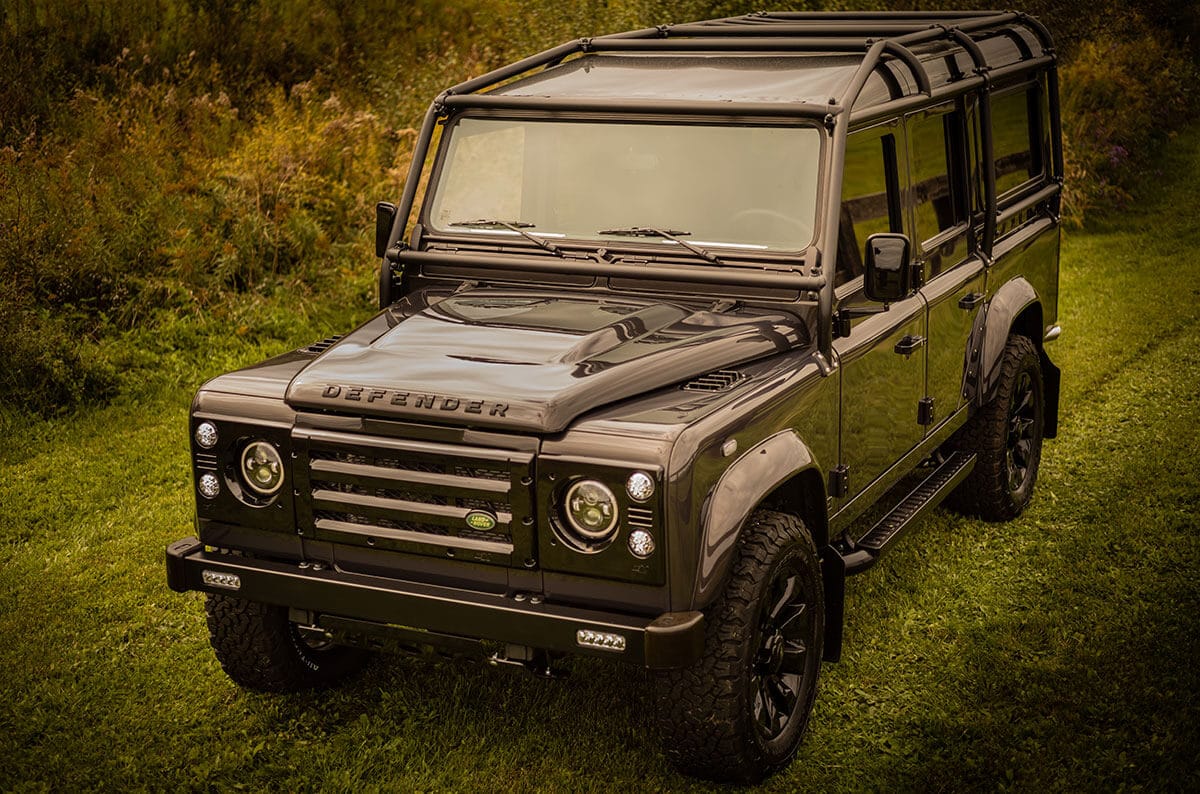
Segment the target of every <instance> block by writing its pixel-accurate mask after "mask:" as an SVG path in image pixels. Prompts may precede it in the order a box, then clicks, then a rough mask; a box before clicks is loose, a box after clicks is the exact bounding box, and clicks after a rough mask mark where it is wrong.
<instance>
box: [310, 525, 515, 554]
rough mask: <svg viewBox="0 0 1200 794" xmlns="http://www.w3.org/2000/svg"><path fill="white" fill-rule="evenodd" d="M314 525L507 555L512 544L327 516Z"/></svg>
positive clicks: (358, 533) (369, 535)
mask: <svg viewBox="0 0 1200 794" xmlns="http://www.w3.org/2000/svg"><path fill="white" fill-rule="evenodd" d="M316 526H317V529H324V530H332V531H335V532H347V533H350V534H355V535H362V536H363V537H367V538H372V539H375V538H386V539H388V540H397V541H402V542H409V543H423V544H428V543H430V542H435V543H436V545H438V546H443V547H446V548H452V549H467V550H469V551H483V552H488V553H491V554H506V555H507V554H512V551H513V546H512V544H511V543H508V542H505V541H503V540H499V539H497V540H483V539H480V538H479V537H477V536H474V535H472V536H467V535H456V536H449V535H433V536H432V537H431V536H430V534H429V533H427V532H419V531H413V530H409V529H394V528H392V527H384V526H380V525H378V524H360V523H358V522H349V521H336V520H334V519H329V518H318V519H317V522H316Z"/></svg>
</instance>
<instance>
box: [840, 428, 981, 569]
mask: <svg viewBox="0 0 1200 794" xmlns="http://www.w3.org/2000/svg"><path fill="white" fill-rule="evenodd" d="M973 468H975V456H974V455H973V454H967V453H964V452H955V453H953V454H951V455H950V457H948V458H946V460H945V461H943V462H942V464H941V465H940V466H938V467H937V468H936V469H934V470H933V472H932V473H931V474H930V475H929V476H928V477H926V478H925V479H924V480H922V481H921V484H920V485H918V486H917V487H916V488H914V489H913V490H912V492H911V493H909V495H908V496H906V497H904V499H903V500H902V501H901V502H900V504H898V505H896V506H895V507H894V508H893V509H892V511H891V512H890V513H888V514H887V515H886V516H884V517H883V518H881V519H880V520H879V522H878V523H877V524H875V526H873V527H872V528H871V530H870V531H869V532H867V534H865V535H863V536H862V537H861V538H859V539H858V542H857V543H855V544H854V548H853V550H851V551H849V552H845V553H843V554H842V558H843V560H844V561H845V565H846V573H847V574H855V573H862V572H863V571H865V570H867V569H868V568H870V567H871V566H872V565H874V564H875V562H876V561H877V560H878V559H879V556H880V555H881V554H883V552H884V550H885V549H887V547H888V546H890V545H891V544H892V543H894V542H895V541H896V538H898V537H900V535H901V534H902V533H903V532H904V531H905V530H906V529H908V528H909V527H911V526H912V525H913V524H915V523H917V522H918V521H920V520H921V519H922V518H923V517H924V516H925V514H926V513H928V512H929V511H930V510H932V509H933V508H934V507H937V506H938V505H939V504H940V503H941V501H942V500H943V499H945V498H946V496H947V495H948V494H949V493H950V492H951V491H953V490H954V489H955V488H956V487H957V486H958V484H959V483H961V482H962V481H963V480H965V479H966V478H967V475H968V474H970V473H971V469H973Z"/></svg>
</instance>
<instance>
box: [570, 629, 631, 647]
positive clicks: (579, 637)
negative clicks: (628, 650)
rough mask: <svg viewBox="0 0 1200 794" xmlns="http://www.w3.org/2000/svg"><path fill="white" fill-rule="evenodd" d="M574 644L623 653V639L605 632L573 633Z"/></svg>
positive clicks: (585, 631)
mask: <svg viewBox="0 0 1200 794" xmlns="http://www.w3.org/2000/svg"><path fill="white" fill-rule="evenodd" d="M575 642H577V643H579V644H580V645H582V646H583V647H585V648H599V649H600V650H602V651H615V652H616V653H624V651H625V637H624V636H622V635H620V634H610V633H609V632H607V631H591V630H589V629H580V630H579V631H577V632H575Z"/></svg>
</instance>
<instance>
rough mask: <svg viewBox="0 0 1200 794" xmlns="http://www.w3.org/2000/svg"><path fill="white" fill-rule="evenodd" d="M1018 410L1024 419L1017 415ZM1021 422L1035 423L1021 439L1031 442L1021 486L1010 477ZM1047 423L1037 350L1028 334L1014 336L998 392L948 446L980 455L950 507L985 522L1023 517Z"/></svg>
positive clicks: (950, 499)
mask: <svg viewBox="0 0 1200 794" xmlns="http://www.w3.org/2000/svg"><path fill="white" fill-rule="evenodd" d="M1026 393H1027V394H1029V396H1030V398H1031V400H1032V402H1031V404H1030V405H1029V407H1028V410H1026V409H1022V408H1021V406H1020V405H1018V404H1017V402H1018V401H1021V400H1023V395H1024V394H1026ZM1019 409H1020V410H1022V411H1023V412H1024V414H1025V415H1026V416H1025V418H1022V417H1020V416H1018V415H1017V414H1016V412H1017V411H1018V410H1019ZM1018 420H1019V421H1020V422H1022V423H1025V422H1029V421H1031V422H1032V424H1031V425H1024V424H1023V426H1022V432H1023V433H1025V432H1027V434H1028V435H1027V438H1024V439H1022V442H1021V443H1023V442H1024V441H1028V444H1029V446H1028V449H1027V451H1026V452H1025V453H1024V456H1023V457H1024V465H1023V471H1024V473H1023V474H1022V476H1021V477H1020V484H1019V485H1017V486H1016V487H1013V484H1012V479H1011V477H1010V475H1011V473H1012V470H1013V467H1014V465H1020V464H1015V463H1014V458H1013V457H1011V456H1012V455H1013V448H1012V447H1013V433H1014V431H1015V427H1016V426H1015V425H1014V422H1015V421H1018ZM1044 423H1045V388H1044V386H1043V383H1042V367H1041V360H1040V358H1039V357H1038V351H1037V348H1036V347H1034V345H1033V342H1032V341H1031V340H1030V339H1029V337H1027V336H1021V335H1018V334H1013V335H1012V336H1010V337H1009V338H1008V344H1007V345H1005V348H1004V354H1003V357H1002V359H1001V362H1000V376H999V380H998V382H997V384H996V393H995V395H994V396H993V397H992V399H991V401H990V402H988V404H987V405H985V406H984V407H983V408H981V409H979V411H978V412H976V414H975V415H974V416H973V417H971V419H970V420H968V422H967V424H965V425H964V426H963V427H962V428H961V429H959V431H958V432H957V433H956V434H955V435H954V436H953V437H952V438H951V439H950V441H949V444H948V446H949V447H950V449H952V450H954V451H960V452H973V453H975V456H976V457H975V468H974V469H972V471H971V473H970V475H968V476H967V479H965V480H963V482H962V484H961V485H959V486H958V488H956V489H955V491H954V492H953V493H952V494H950V496H949V497H948V498H947V500H946V505H947V506H948V507H951V508H953V509H954V510H957V511H958V512H960V513H964V514H966V515H970V516H978V517H979V518H982V519H984V520H985V521H1008V520H1010V519H1013V518H1016V517H1017V516H1019V515H1020V514H1021V512H1022V511H1023V510H1024V509H1025V507H1026V506H1027V505H1028V504H1029V500H1030V499H1031V498H1032V497H1033V486H1034V484H1035V483H1036V482H1037V472H1038V463H1039V462H1040V460H1041V452H1042V432H1043V428H1044Z"/></svg>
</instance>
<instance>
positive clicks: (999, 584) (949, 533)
mask: <svg viewBox="0 0 1200 794" xmlns="http://www.w3.org/2000/svg"><path fill="white" fill-rule="evenodd" d="M1160 168H1161V171H1160V173H1158V174H1151V175H1150V178H1149V181H1150V185H1149V186H1148V189H1147V195H1148V196H1149V197H1150V199H1151V201H1150V203H1149V204H1148V205H1147V206H1145V207H1143V208H1140V209H1138V210H1137V211H1135V212H1130V213H1125V214H1123V215H1120V216H1114V217H1113V219H1112V220H1110V221H1109V222H1107V223H1105V224H1102V225H1097V226H1095V227H1094V228H1092V229H1091V230H1088V231H1086V232H1073V233H1071V234H1070V235H1069V236H1068V238H1067V240H1066V242H1065V245H1064V256H1063V278H1062V282H1063V299H1062V306H1061V310H1062V311H1061V317H1060V319H1061V322H1062V323H1063V325H1064V328H1065V329H1066V330H1065V333H1064V335H1063V338H1062V339H1061V340H1060V341H1059V342H1057V343H1055V347H1054V349H1053V353H1054V355H1055V357H1056V360H1057V361H1058V363H1059V364H1060V365H1061V366H1062V367H1063V370H1064V389H1065V391H1064V395H1063V402H1062V407H1063V415H1062V423H1061V429H1060V437H1059V438H1058V439H1057V440H1056V441H1054V442H1052V443H1049V444H1048V445H1047V447H1046V450H1045V458H1044V462H1043V468H1042V473H1041V481H1040V483H1039V488H1038V493H1037V497H1036V499H1035V502H1034V504H1033V506H1032V508H1031V509H1030V510H1029V511H1028V512H1027V513H1026V514H1025V515H1024V516H1023V517H1022V518H1021V519H1020V520H1018V521H1015V522H1012V523H1009V524H1002V525H989V524H983V523H980V522H976V521H969V520H964V519H962V518H959V517H956V516H953V515H951V514H948V513H942V512H939V513H936V514H935V515H934V517H933V518H931V519H930V520H929V521H927V522H926V523H925V524H924V525H923V526H922V527H921V528H920V529H918V530H917V531H915V532H914V533H913V534H912V536H911V537H910V538H909V539H908V540H907V542H906V543H905V544H904V545H903V547H902V548H901V549H900V550H899V551H898V552H896V553H895V554H893V555H891V556H890V557H888V558H887V559H886V560H884V561H883V562H882V563H881V564H880V565H879V566H877V567H876V568H875V569H873V570H872V571H871V572H870V573H868V574H866V575H865V576H863V577H859V578H857V579H854V580H853V581H852V582H851V585H850V592H849V603H848V622H847V645H846V652H845V656H844V659H843V661H842V662H841V663H839V664H837V665H830V666H827V667H826V668H825V670H824V673H823V678H822V681H821V693H820V697H819V699H818V703H817V708H816V713H815V715H814V720H813V723H812V727H811V730H810V733H809V736H808V738H807V740H806V742H805V744H804V745H803V747H802V748H801V751H800V754H799V756H798V757H797V759H796V761H795V762H794V763H793V764H792V765H791V767H790V768H788V769H787V770H785V771H784V772H783V773H782V774H780V775H778V776H777V777H775V778H773V779H772V780H770V781H769V782H768V783H767V784H766V785H765V786H764V788H765V789H767V790H774V791H791V790H795V789H797V788H802V789H809V790H818V791H820V790H864V789H865V790H896V789H900V790H911V789H929V790H946V789H949V790H962V789H1008V788H1015V789H1022V790H1034V791H1041V790H1044V789H1052V790H1071V791H1077V790H1088V791H1090V790H1106V791H1107V790H1118V789H1122V788H1125V789H1137V788H1147V789H1151V790H1163V789H1193V790H1194V789H1197V788H1200V771H1198V763H1197V760H1196V757H1197V748H1200V708H1198V706H1197V698H1196V694H1195V693H1196V692H1197V691H1200V665H1197V664H1196V659H1197V658H1198V657H1200V588H1197V586H1196V584H1195V576H1196V574H1197V572H1198V571H1200V541H1198V540H1197V528H1198V527H1197V524H1198V521H1197V514H1198V512H1200V485H1198V484H1197V477H1196V474H1195V470H1194V467H1193V466H1192V465H1191V462H1192V460H1193V459H1194V456H1195V452H1196V448H1197V445H1196V442H1195V440H1194V437H1193V435H1192V433H1193V432H1194V429H1195V426H1196V423H1197V419H1200V397H1198V395H1200V310H1198V309H1197V307H1198V306H1200V289H1198V287H1197V280H1196V275H1197V268H1196V265H1195V263H1194V262H1193V261H1192V259H1191V252H1194V251H1195V250H1197V248H1200V233H1198V232H1197V229H1196V227H1195V225H1194V210H1193V208H1194V207H1196V206H1200V178H1197V174H1200V133H1197V132H1192V133H1189V134H1186V135H1183V136H1181V137H1180V138H1179V139H1178V140H1177V141H1176V142H1175V143H1174V144H1173V145H1172V147H1171V148H1170V149H1169V151H1168V152H1167V157H1166V160H1165V161H1164V162H1163V163H1162V165H1161V166H1160ZM360 308H361V310H363V311H365V310H366V309H368V308H369V306H368V305H367V301H366V299H365V298H364V299H363V305H362V306H361V307H360ZM256 310H257V311H270V308H269V304H264V305H263V306H259V307H258V308H257V309H256ZM246 311H247V312H249V311H250V310H249V309H246ZM273 311H275V312H280V311H282V310H279V309H275V310H273ZM335 314H336V313H335ZM360 314H361V312H360ZM333 319H342V320H348V319H349V317H348V314H346V313H345V311H344V310H343V313H342V314H338V315H336V317H335V316H334V315H330V316H318V315H317V314H316V313H313V314H311V315H305V316H304V317H302V318H301V319H298V320H297V319H293V320H290V321H285V320H280V321H279V330H278V332H276V333H267V334H265V335H263V336H261V337H255V338H249V337H247V338H242V337H238V338H235V339H234V340H232V341H229V340H225V341H219V340H217V339H214V340H213V342H214V348H213V351H212V357H211V358H205V357H202V356H201V355H199V354H182V353H177V352H176V353H172V352H171V351H166V350H159V349H154V348H152V345H153V339H152V338H149V337H147V338H140V339H135V340H134V342H136V343H137V344H139V345H146V346H151V349H150V350H149V351H148V352H146V353H144V355H153V356H162V357H163V358H164V359H165V360H166V361H167V362H168V363H167V366H166V374H164V375H163V376H162V377H161V378H160V379H158V380H156V381H154V382H152V383H150V384H147V385H145V386H144V387H143V388H141V389H133V390H130V391H127V392H126V393H125V395H124V396H122V397H121V398H119V399H118V400H117V401H116V402H115V403H114V404H112V405H111V406H109V407H107V408H103V409H96V410H88V411H82V412H79V413H76V414H73V415H71V416H68V417H65V418H61V419H59V420H58V421H54V422H32V421H30V420H24V419H16V418H12V417H9V419H8V421H7V424H6V426H5V427H4V428H3V430H4V432H3V433H2V434H0V439H2V440H0V636H3V637H4V638H5V641H4V643H3V644H2V645H0V675H2V679H0V680H3V682H4V684H3V698H2V701H0V788H4V789H62V790H75V789H93V788H119V789H126V788H155V789H158V788H167V789H179V788H217V789H226V788H232V787H247V788H251V789H262V788H279V789H289V790H291V789H308V788H328V789H334V790H337V789H346V788H362V787H367V788H376V787H378V788H395V789H402V790H438V789H451V788H453V789H464V790H488V791H491V790H497V789H513V790H552V791H556V790H563V789H584V790H587V789H608V788H613V789H622V790H626V789H635V790H642V789H675V788H689V787H692V786H693V785H695V784H692V783H690V782H689V781H687V780H685V779H683V778H680V777H678V776H676V775H674V774H673V773H672V771H671V770H670V769H669V768H668V767H667V766H666V764H665V763H664V762H663V760H662V758H661V756H660V755H659V753H658V750H657V747H656V745H655V742H654V739H653V734H652V730H651V714H650V711H651V708H652V705H651V704H652V701H651V699H650V698H649V697H647V695H646V694H645V689H644V687H643V686H642V684H643V680H644V679H643V676H642V674H641V673H640V672H639V671H637V670H634V669H631V668H626V667H622V666H619V665H611V666H610V665H604V664H602V663H598V662H592V661H580V662H577V663H575V664H574V665H573V669H574V675H573V677H571V678H570V679H569V680H567V681H564V682H553V683H545V682H540V681H536V680H534V679H532V678H527V677H520V676H513V675H509V674H505V673H502V672H499V671H496V670H492V669H489V668H484V667H480V666H475V665H473V664H469V663H459V662H434V661H430V660H424V659H411V658H406V657H384V658H380V659H379V661H378V662H376V663H375V664H373V666H372V667H370V668H369V669H368V671H367V672H366V674H365V675H363V676H362V677H360V678H358V679H356V680H355V681H354V682H353V683H351V684H349V685H347V686H345V687H343V688H341V689H339V690H336V691H333V692H326V693H319V694H305V695H296V696H264V695H256V694H249V693H246V692H243V691H241V690H239V689H238V688H237V687H235V686H234V685H233V684H232V683H231V682H230V681H229V680H228V679H227V678H226V677H225V676H224V675H223V673H222V672H221V670H220V668H219V666H218V665H217V663H216V661H215V660H214V658H213V655H212V653H211V651H210V650H209V648H208V645H207V639H206V630H205V627H204V621H203V617H202V611H203V609H202V603H201V598H200V596H198V595H195V594H189V595H186V596H180V595H176V594H173V593H171V592H169V591H168V590H167V589H166V587H165V585H164V583H163V567H162V554H163V552H162V550H163V547H164V546H165V545H166V544H167V543H168V542H169V541H172V540H175V539H176V538H178V537H180V536H182V535H185V534H188V533H189V532H190V520H191V510H192V505H191V488H190V483H189V468H188V460H187V454H186V452H187V438H186V430H185V427H186V411H187V405H188V401H189V398H190V395H191V393H192V391H193V390H194V388H195V387H196V385H198V383H199V382H200V381H201V380H202V379H203V378H204V377H206V376H208V375H211V374H214V373H216V372H218V371H220V370H223V369H226V368H228V367H229V366H232V365H234V364H236V363H239V362H242V363H248V362H250V361H252V360H255V359H257V358H259V357H261V356H262V355H265V354H268V353H271V352H276V351H279V350H283V349H286V348H287V347H289V346H292V345H295V344H300V343H303V342H306V341H310V340H309V338H307V337H305V336H304V335H305V334H308V335H310V336H312V337H314V338H315V336H317V335H319V334H321V333H324V331H325V330H326V326H327V325H328V324H329V323H331V322H332V321H333ZM236 320H237V318H236V317H235V318H232V319H231V320H229V322H231V323H233V324H234V325H236ZM197 322H198V325H197V326H196V327H195V328H194V329H193V333H203V332H204V331H205V329H207V330H209V331H213V332H220V331H221V330H222V329H225V330H227V328H226V326H225V325H220V324H214V325H212V326H205V325H204V324H203V323H199V321H197ZM172 338H177V337H175V336H173V337H172ZM696 788H703V787H701V786H696Z"/></svg>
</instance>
